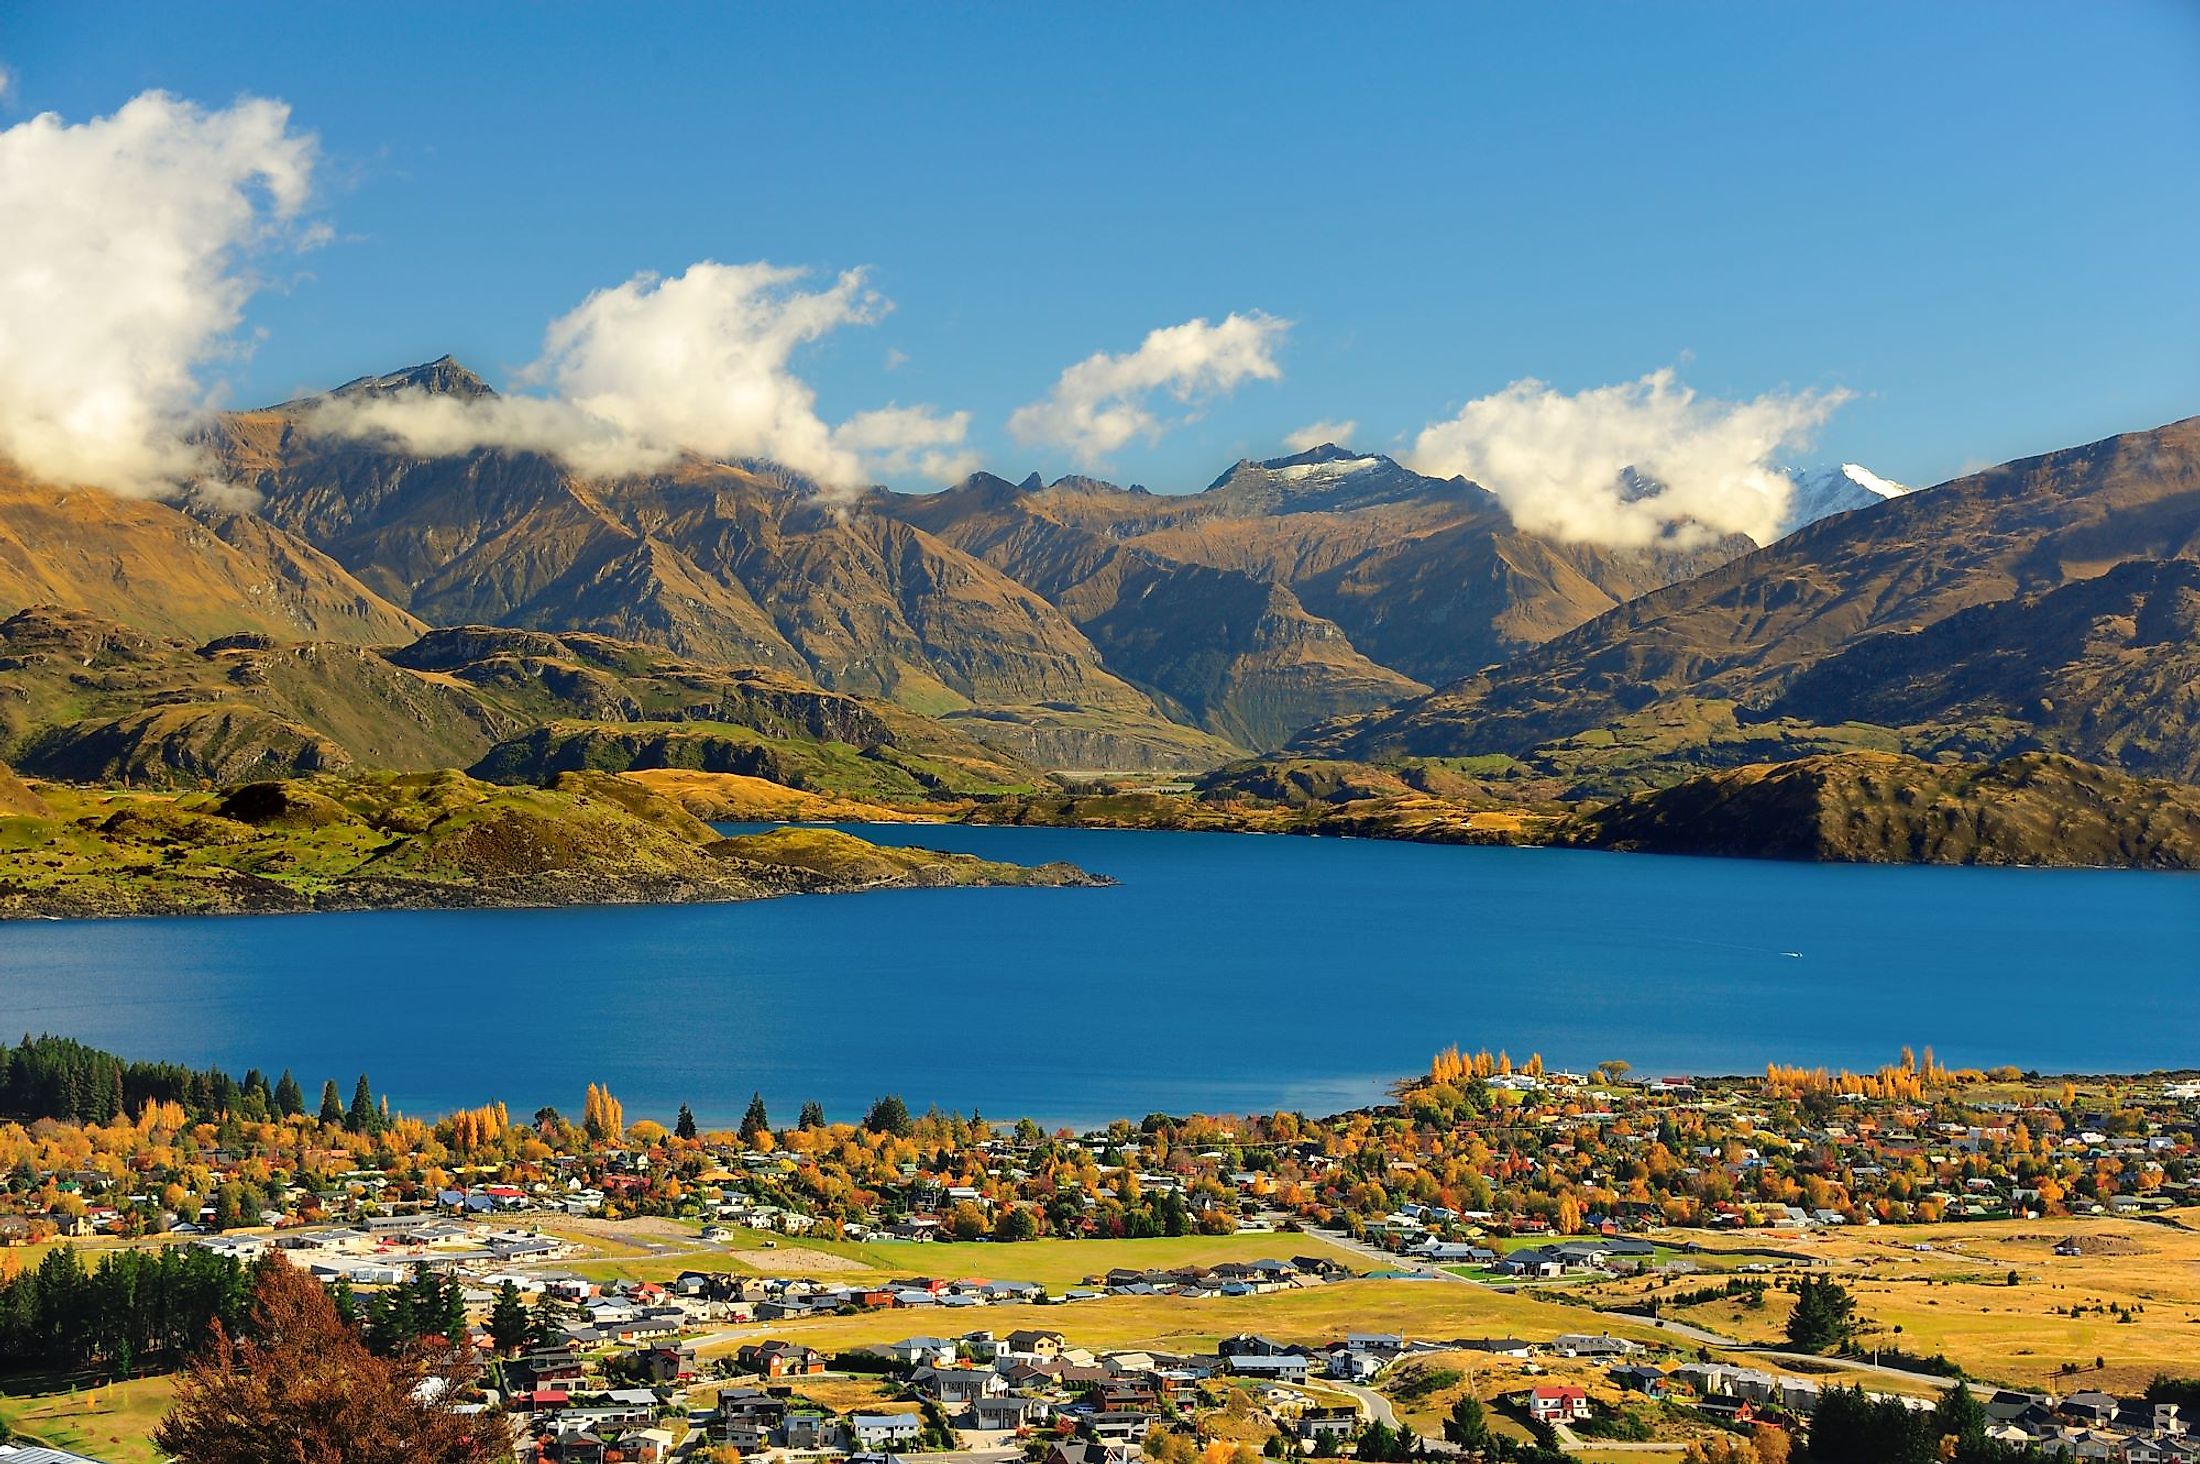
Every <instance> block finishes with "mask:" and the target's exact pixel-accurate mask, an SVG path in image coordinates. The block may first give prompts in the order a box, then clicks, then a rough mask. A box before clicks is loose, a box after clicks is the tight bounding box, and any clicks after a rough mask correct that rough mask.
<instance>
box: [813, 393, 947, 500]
mask: <svg viewBox="0 0 2200 1464" xmlns="http://www.w3.org/2000/svg"><path fill="white" fill-rule="evenodd" d="M969 432H970V414H969V413H968V412H950V413H948V414H946V415H945V416H942V415H941V414H940V413H938V412H936V411H934V410H933V409H932V408H931V407H899V406H894V407H880V408H878V409H877V410H875V411H869V412H858V413H856V414H855V415H854V416H853V417H850V418H849V419H848V420H847V421H845V422H843V423H841V424H840V425H839V426H838V427H835V428H834V429H833V445H834V446H835V447H838V448H842V449H844V450H846V451H848V452H852V453H854V454H855V455H856V456H857V457H858V458H860V459H861V460H862V461H863V463H864V465H865V467H866V469H867V471H868V472H869V474H870V475H871V476H873V477H878V478H889V479H891V478H901V477H907V476H908V475H910V474H917V475H919V476H922V477H926V478H930V479H931V480H932V481H933V482H935V483H955V482H960V481H961V480H962V479H964V478H967V477H969V476H970V475H971V474H972V473H974V472H976V471H977V468H978V455H977V453H975V452H973V451H972V450H970V449H969V448H968V447H966V446H964V444H963V439H964V438H965V437H966V436H967V435H968V434H969Z"/></svg>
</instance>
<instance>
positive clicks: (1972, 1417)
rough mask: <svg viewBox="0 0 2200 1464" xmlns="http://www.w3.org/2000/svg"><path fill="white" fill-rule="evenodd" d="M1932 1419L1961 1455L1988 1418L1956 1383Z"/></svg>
mask: <svg viewBox="0 0 2200 1464" xmlns="http://www.w3.org/2000/svg"><path fill="white" fill-rule="evenodd" d="M1928 1050H1929V1049H1928ZM1933 1421H1934V1423H1935V1424H1937V1425H1938V1426H1939V1429H1940V1436H1941V1437H1942V1438H1952V1439H1954V1440H1955V1441H1956V1450H1957V1452H1958V1453H1959V1454H1961V1453H1963V1452H1966V1451H1968V1450H1970V1449H1973V1448H1975V1447H1976V1446H1977V1445H1978V1444H1980V1443H1982V1442H1984V1441H1985V1438H1986V1428H1987V1425H1988V1424H1989V1423H1990V1422H1991V1421H1992V1420H1990V1419H1989V1418H1988V1417H1987V1416H1986V1405H1985V1404H1983V1403H1981V1402H1979V1401H1978V1399H1976V1398H1974V1397H1972V1396H1971V1390H1970V1389H1969V1388H1967V1387H1965V1386H1964V1385H1963V1384H1961V1383H1957V1384H1956V1385H1955V1386H1954V1387H1952V1388H1950V1389H1949V1390H1948V1391H1947V1392H1945V1393H1943V1394H1941V1395H1940V1405H1939V1406H1938V1407H1936V1408H1935V1409H1934V1410H1933Z"/></svg>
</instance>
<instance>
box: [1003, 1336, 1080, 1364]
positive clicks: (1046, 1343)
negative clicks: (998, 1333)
mask: <svg viewBox="0 0 2200 1464" xmlns="http://www.w3.org/2000/svg"><path fill="white" fill-rule="evenodd" d="M1064 1340H1065V1339H1064V1338H1063V1336H1062V1334H1061V1333H1060V1332H1038V1331H1030V1330H1025V1329H1019V1330H1017V1331H1014V1332H1011V1333H1009V1334H1008V1335H1007V1336H1006V1337H1004V1338H1002V1339H1001V1351H1003V1352H1005V1353H1007V1354H1008V1355H1009V1356H1011V1357H1028V1358H1030V1359H1032V1360H1033V1361H1035V1362H1051V1361H1053V1360H1054V1359H1055V1358H1057V1357H1060V1356H1061V1355H1062V1345H1063V1342H1064Z"/></svg>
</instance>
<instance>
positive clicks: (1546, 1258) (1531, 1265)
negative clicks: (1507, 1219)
mask: <svg viewBox="0 0 2200 1464" xmlns="http://www.w3.org/2000/svg"><path fill="white" fill-rule="evenodd" d="M1497 1269H1498V1270H1500V1271H1503V1272H1504V1273H1505V1274H1506V1275H1508V1276H1529V1277H1535V1278H1539V1279H1548V1278H1550V1277H1553V1276H1563V1275H1565V1274H1566V1262H1565V1261H1564V1260H1563V1259H1561V1258H1560V1257H1559V1256H1557V1255H1556V1254H1554V1253H1552V1252H1551V1251H1547V1250H1544V1249H1541V1248H1540V1247H1537V1246H1532V1245H1531V1246H1525V1247H1523V1248H1521V1249H1520V1250H1516V1251H1514V1252H1513V1253H1512V1254H1511V1255H1509V1256H1507V1257H1505V1258H1504V1259H1503V1260H1501V1261H1499V1262H1498V1263H1497Z"/></svg>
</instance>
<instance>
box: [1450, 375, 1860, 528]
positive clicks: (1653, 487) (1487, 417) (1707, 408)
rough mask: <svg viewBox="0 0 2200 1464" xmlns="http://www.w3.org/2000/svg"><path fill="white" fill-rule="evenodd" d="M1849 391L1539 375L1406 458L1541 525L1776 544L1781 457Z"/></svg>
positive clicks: (1473, 406)
mask: <svg viewBox="0 0 2200 1464" xmlns="http://www.w3.org/2000/svg"><path fill="white" fill-rule="evenodd" d="M1849 395H1850V394H1849V393H1848V392H1846V391H1840V390H1835V391H1824V392H1813V391H1803V392H1792V393H1790V392H1768V393H1766V394H1765V395H1763V396H1759V397H1755V398H1753V399H1751V400H1749V401H1741V402H1728V401H1717V400H1712V399H1707V398H1699V397H1698V396H1697V395H1696V394H1695V392H1693V391H1691V390H1690V389H1688V388H1687V387H1685V386H1682V385H1680V384H1678V382H1677V381H1676V380H1675V377H1674V373H1673V372H1672V371H1671V370H1670V369H1668V370H1664V371H1655V372H1652V373H1651V374H1650V375H1648V376H1645V377H1643V378H1642V379H1641V380H1640V381H1630V382H1622V383H1620V384H1618V385H1614V386H1600V387H1592V388H1590V389H1588V390H1586V391H1581V392H1577V393H1575V394H1573V395H1571V396H1569V395H1567V394H1565V393H1563V392H1559V391H1555V390H1553V389H1552V388H1551V387H1549V386H1547V385H1545V384H1544V383H1543V382H1540V381H1536V380H1533V379H1528V380H1522V381H1516V382H1514V383H1513V384H1512V385H1510V386H1508V387H1506V388H1505V389H1504V390H1503V391H1500V392H1496V393H1494V394H1492V395H1490V396H1486V397H1482V398H1480V399H1479V400H1476V401H1471V402H1469V403H1467V404H1466V406H1465V407H1463V408H1461V409H1460V412H1459V415H1458V416H1457V417H1454V418H1452V419H1451V420H1449V421H1444V422H1434V423H1431V424H1429V426H1427V427H1426V428H1424V429H1422V432H1421V434H1420V436H1419V438H1417V439H1416V441H1415V443H1414V448H1413V452H1412V454H1411V455H1410V457H1409V458H1408V462H1409V463H1410V464H1411V466H1413V467H1414V468H1415V469H1417V470H1419V471H1421V472H1424V473H1432V474H1436V475H1438V476H1446V477H1448V476H1450V475H1453V474H1460V475H1464V476H1465V477H1468V478H1471V479H1472V480H1474V481H1475V482H1477V483H1480V484H1481V485H1482V486H1483V487H1485V488H1487V489H1489V490H1490V491H1491V492H1493V493H1495V494H1496V495H1497V496H1498V497H1499V498H1500V499H1502V500H1503V501H1504V504H1505V508H1506V510H1507V511H1508V512H1509V513H1510V514H1511V515H1512V517H1513V521H1514V522H1515V523H1517V524H1518V525H1520V527H1521V528H1523V529H1526V530H1528V531H1529V532H1531V533H1538V534H1550V535H1554V536H1556V537H1558V538H1563V539H1577V540H1589V541H1592V542H1595V543H1600V544H1607V545H1612V546H1614V547H1621V548H1638V547H1641V546H1644V545H1648V544H1653V543H1660V542H1663V543H1670V544H1674V545H1677V546H1688V545H1693V544H1699V543H1703V542H1706V541H1708V540H1710V539H1712V538H1715V537H1717V536H1720V535H1724V534H1729V533H1743V534H1747V535H1749V537H1751V538H1752V539H1755V540H1756V541H1757V542H1758V543H1760V544H1764V543H1770V542H1771V541H1772V540H1773V539H1774V538H1777V537H1778V535H1779V528H1780V524H1781V521H1782V520H1783V519H1784V518H1785V516H1786V514H1787V507H1788V497H1789V495H1790V493H1791V492H1792V491H1793V487H1794V485H1793V483H1792V482H1791V481H1790V480H1789V479H1788V477H1787V475H1786V474H1785V473H1783V472H1781V471H1779V470H1778V469H1777V468H1776V467H1774V466H1773V462H1774V459H1775V458H1776V457H1777V456H1778V455H1779V454H1781V453H1783V452H1786V451H1788V450H1791V449H1794V448H1797V447H1800V446H1803V445H1805V444H1806V443H1807V442H1808V441H1809V439H1810V436H1811V434H1812V432H1813V431H1815V430H1816V429H1817V428H1818V427H1819V426H1820V425H1821V424H1822V423H1824V422H1825V420H1826V419H1827V418H1828V417H1830V416H1831V415H1832V414H1833V413H1834V411H1835V410H1837V409H1838V408H1839V407H1840V406H1841V405H1842V404H1843V403H1844V402H1846V401H1848V400H1849ZM1645 480H1647V481H1645Z"/></svg>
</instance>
